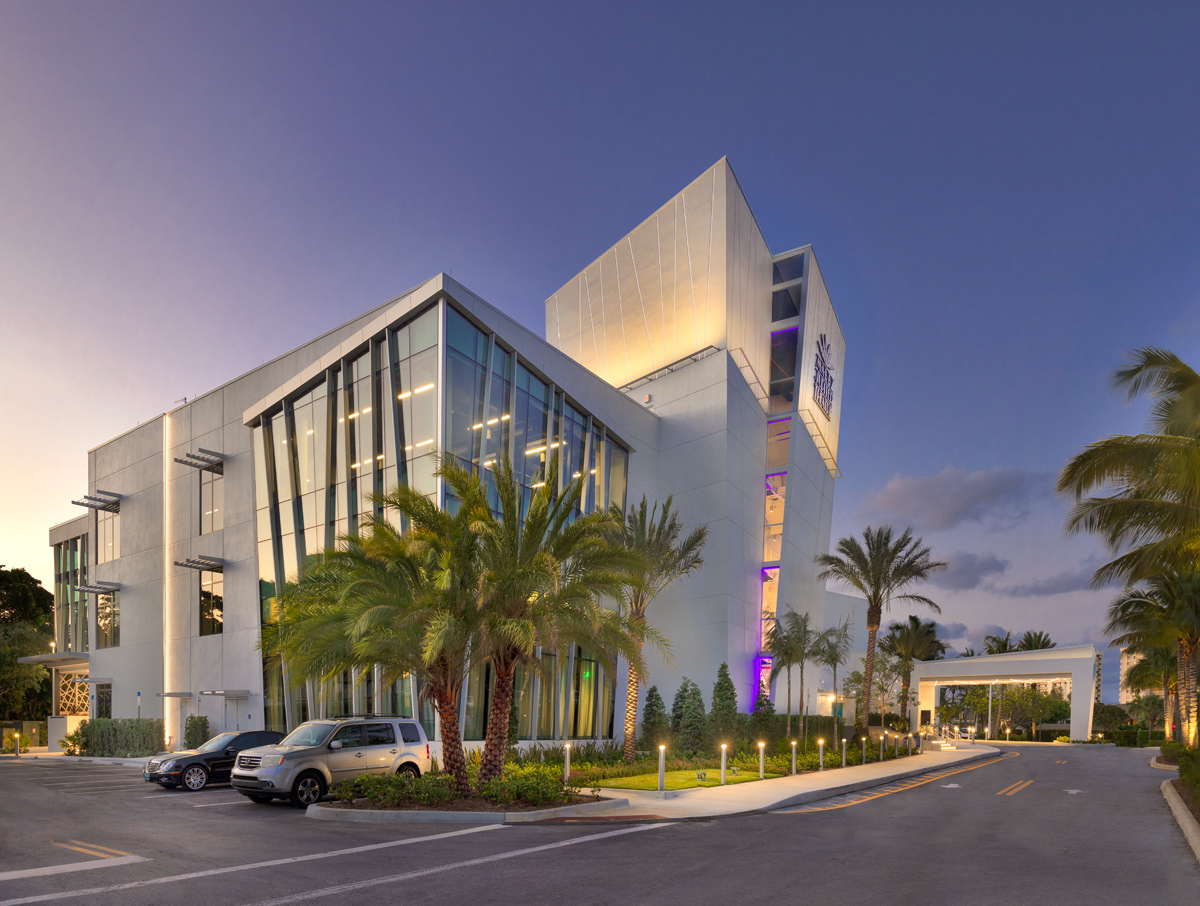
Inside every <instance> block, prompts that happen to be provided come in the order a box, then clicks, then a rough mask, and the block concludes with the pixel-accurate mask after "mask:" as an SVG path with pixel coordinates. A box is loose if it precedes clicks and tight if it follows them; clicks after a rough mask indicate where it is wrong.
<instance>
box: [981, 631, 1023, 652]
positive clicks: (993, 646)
mask: <svg viewBox="0 0 1200 906" xmlns="http://www.w3.org/2000/svg"><path fill="white" fill-rule="evenodd" d="M1019 650H1020V645H1019V644H1018V643H1017V642H1014V641H1013V637H1012V630H1011V629H1006V630H1005V631H1004V635H985V636H984V637H983V653H984V654H1008V653H1009V652H1010V651H1019Z"/></svg>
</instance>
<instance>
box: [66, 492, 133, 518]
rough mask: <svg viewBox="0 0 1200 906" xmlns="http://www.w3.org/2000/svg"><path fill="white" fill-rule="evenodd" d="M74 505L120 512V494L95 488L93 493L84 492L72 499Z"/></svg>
mask: <svg viewBox="0 0 1200 906" xmlns="http://www.w3.org/2000/svg"><path fill="white" fill-rule="evenodd" d="M71 503H73V504H75V506H83V507H87V508H88V509H89V510H105V511H106V512H109V513H119V512H121V495H120V494H114V493H112V492H111V491H101V490H100V489H99V488H97V489H96V493H95V494H84V495H83V496H82V497H81V498H79V499H78V500H72V501H71Z"/></svg>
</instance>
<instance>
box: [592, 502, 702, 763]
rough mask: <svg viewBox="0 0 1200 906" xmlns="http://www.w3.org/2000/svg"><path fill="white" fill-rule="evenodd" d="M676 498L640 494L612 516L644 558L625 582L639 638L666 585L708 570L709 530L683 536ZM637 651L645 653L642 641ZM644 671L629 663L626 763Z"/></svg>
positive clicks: (625, 600)
mask: <svg viewBox="0 0 1200 906" xmlns="http://www.w3.org/2000/svg"><path fill="white" fill-rule="evenodd" d="M672 501H673V498H672V497H668V498H667V499H666V500H665V501H663V503H662V506H661V507H660V506H659V504H658V503H657V502H656V503H655V504H654V505H653V506H651V505H650V504H649V502H648V501H647V500H646V495H645V494H643V495H642V501H641V503H639V504H638V505H637V506H636V507H633V508H632V509H630V511H629V515H628V516H622V515H621V512H620V510H618V509H616V508H615V507H614V508H613V510H612V512H613V513H615V515H616V517H617V518H618V519H619V520H621V521H622V524H623V526H624V529H623V541H624V545H625V547H626V549H627V550H630V551H633V552H634V553H636V554H637V555H638V556H639V557H640V558H641V565H640V567H639V568H637V569H636V570H635V571H633V573H632V574H631V575H630V577H629V580H628V581H627V582H626V584H625V587H624V590H623V594H622V596H621V597H622V601H623V603H624V607H625V616H626V617H627V619H628V620H629V623H630V626H631V629H632V631H633V632H634V634H635V637H636V638H638V639H639V640H640V639H642V638H645V635H644V633H645V632H646V631H647V630H648V629H649V624H648V623H647V622H646V609H647V608H648V607H649V606H650V604H651V603H652V602H653V601H654V599H655V598H657V597H658V596H659V595H660V594H661V593H662V591H663V589H665V588H666V587H667V586H668V585H670V584H671V583H672V582H674V581H676V580H677V579H682V578H683V577H684V576H687V575H690V574H691V573H694V572H695V571H696V570H698V569H700V567H702V566H703V565H704V558H703V557H702V556H701V552H702V551H703V550H704V544H705V542H706V541H707V540H708V526H707V525H700V526H697V527H696V528H694V529H692V531H691V532H689V533H688V534H687V535H684V533H683V528H684V527H683V522H682V521H681V520H680V518H679V513H677V512H675V511H673V510H672V509H671V504H672ZM638 650H639V651H640V650H641V644H640V641H639V644H638ZM641 672H642V671H641V669H640V667H638V666H636V665H635V659H632V658H631V659H630V661H629V677H628V685H627V686H626V689H625V759H626V760H627V761H633V756H634V743H635V740H636V736H635V732H636V729H637V709H638V687H639V683H640V681H641Z"/></svg>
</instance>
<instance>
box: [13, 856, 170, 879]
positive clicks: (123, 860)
mask: <svg viewBox="0 0 1200 906" xmlns="http://www.w3.org/2000/svg"><path fill="white" fill-rule="evenodd" d="M149 861H150V860H149V859H144V858H142V857H141V856H118V857H116V858H113V859H92V860H90V861H88V862H70V863H68V864H66V865H48V866H46V867H45V868H26V869H23V870H20V871H0V881H16V880H19V879H21V878H41V877H45V876H46V875H61V874H66V873H67V872H71V871H91V870H92V869H93V868H109V867H110V866H113V865H132V864H133V863H134V862H149Z"/></svg>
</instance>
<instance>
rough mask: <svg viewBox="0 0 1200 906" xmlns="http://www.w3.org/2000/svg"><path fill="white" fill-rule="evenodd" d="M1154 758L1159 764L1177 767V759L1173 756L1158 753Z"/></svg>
mask: <svg viewBox="0 0 1200 906" xmlns="http://www.w3.org/2000/svg"><path fill="white" fill-rule="evenodd" d="M1154 760H1155V761H1156V762H1158V763H1159V764H1165V765H1169V766H1170V767H1173V768H1177V767H1179V762H1178V761H1176V760H1175V759H1174V758H1168V757H1167V756H1166V755H1159V756H1158V757H1157V758H1155V759H1154Z"/></svg>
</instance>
